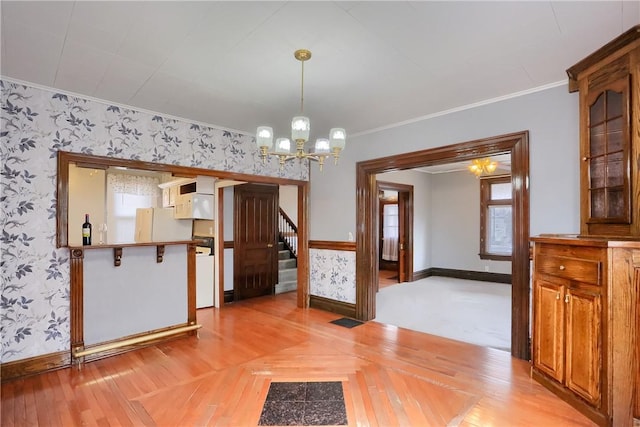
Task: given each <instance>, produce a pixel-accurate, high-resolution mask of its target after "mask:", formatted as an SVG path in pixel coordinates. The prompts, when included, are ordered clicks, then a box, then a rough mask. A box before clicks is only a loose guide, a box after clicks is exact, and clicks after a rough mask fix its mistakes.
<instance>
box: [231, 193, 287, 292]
mask: <svg viewBox="0 0 640 427" xmlns="http://www.w3.org/2000/svg"><path fill="white" fill-rule="evenodd" d="M233 211H234V232H233V236H234V238H233V241H234V248H235V253H234V257H233V272H234V274H233V276H234V278H233V293H234V300H236V301H238V300H242V299H246V298H253V297H258V296H263V295H271V294H273V293H274V290H275V285H276V283H277V281H278V242H277V241H278V186H277V185H268V184H245V185H240V186H238V187H236V188H235V192H234V206H233Z"/></svg>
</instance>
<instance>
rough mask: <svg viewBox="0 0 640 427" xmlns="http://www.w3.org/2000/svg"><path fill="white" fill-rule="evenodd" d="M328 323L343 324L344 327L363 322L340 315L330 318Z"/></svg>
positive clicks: (351, 326)
mask: <svg viewBox="0 0 640 427" xmlns="http://www.w3.org/2000/svg"><path fill="white" fill-rule="evenodd" d="M329 323H333V324H334V325H338V326H344V327H345V328H353V327H355V326H359V325H362V324H363V323H364V322H361V321H359V320H354V319H349V318H348V317H342V318H340V319H336V320H332V321H331V322H329Z"/></svg>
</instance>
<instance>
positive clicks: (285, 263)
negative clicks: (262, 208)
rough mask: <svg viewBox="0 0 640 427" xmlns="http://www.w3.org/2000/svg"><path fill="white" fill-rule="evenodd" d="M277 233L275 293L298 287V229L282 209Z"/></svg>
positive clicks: (293, 289)
mask: <svg viewBox="0 0 640 427" xmlns="http://www.w3.org/2000/svg"><path fill="white" fill-rule="evenodd" d="M278 234H279V242H278V284H276V290H275V293H276V294H281V293H284V292H290V291H295V290H296V289H297V288H298V260H297V259H296V249H297V243H298V241H297V240H298V230H297V228H296V226H295V225H294V224H293V222H292V221H291V219H289V217H288V216H287V214H286V213H285V212H284V211H283V210H282V209H280V215H279V224H278Z"/></svg>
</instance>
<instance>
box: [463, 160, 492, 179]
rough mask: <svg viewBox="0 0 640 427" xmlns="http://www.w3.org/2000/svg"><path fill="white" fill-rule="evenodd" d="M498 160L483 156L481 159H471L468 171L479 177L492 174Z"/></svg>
mask: <svg viewBox="0 0 640 427" xmlns="http://www.w3.org/2000/svg"><path fill="white" fill-rule="evenodd" d="M497 167H498V162H496V161H492V160H491V158H490V157H484V158H482V159H473V160H471V164H470V165H469V166H468V168H469V171H470V172H472V173H473V174H475V176H476V177H480V176H482V175H484V174H485V173H487V174H492V173H494V172H495V171H496V168H497Z"/></svg>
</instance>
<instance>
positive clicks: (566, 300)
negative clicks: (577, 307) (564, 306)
mask: <svg viewBox="0 0 640 427" xmlns="http://www.w3.org/2000/svg"><path fill="white" fill-rule="evenodd" d="M564 302H566V303H569V294H566V295H565V296H564Z"/></svg>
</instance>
